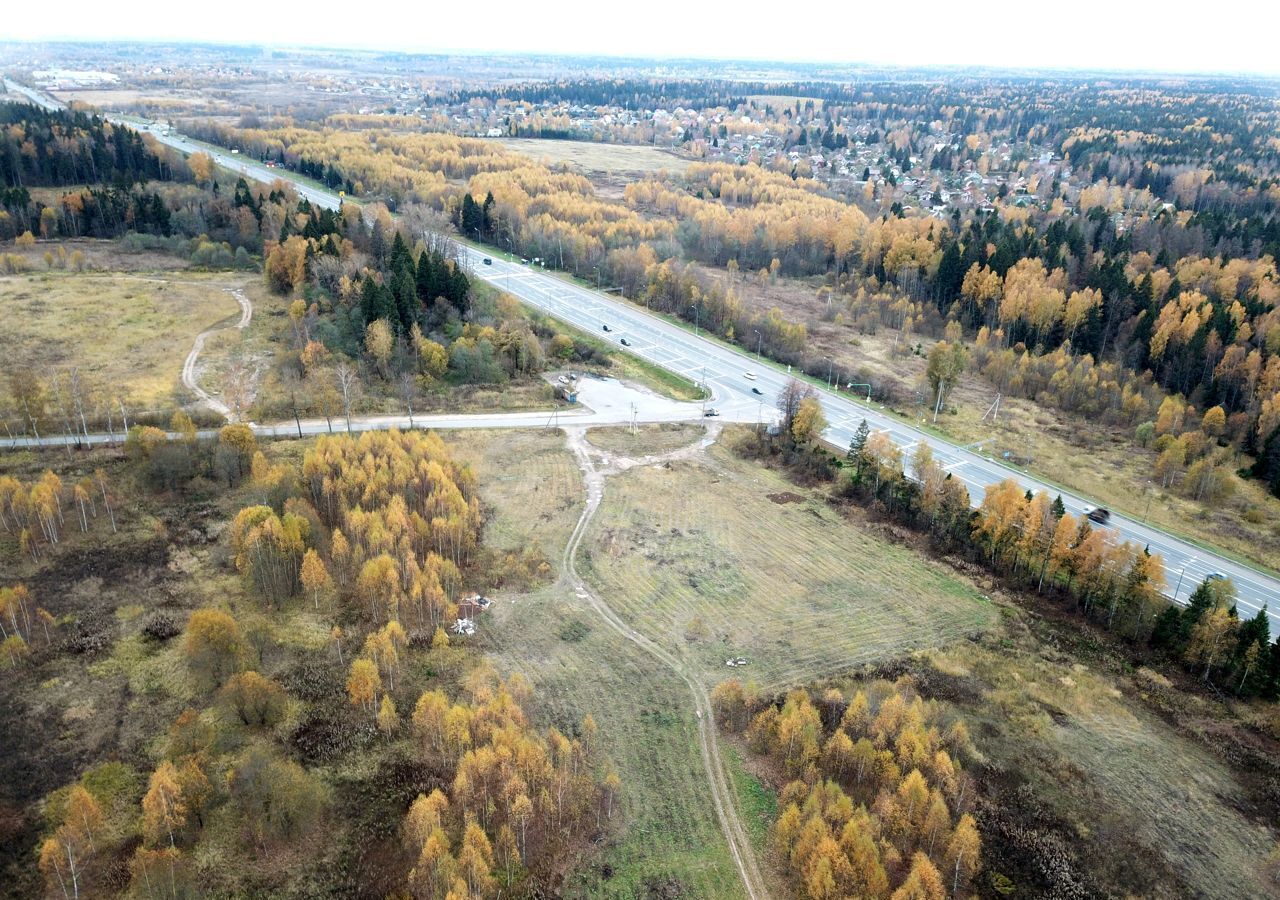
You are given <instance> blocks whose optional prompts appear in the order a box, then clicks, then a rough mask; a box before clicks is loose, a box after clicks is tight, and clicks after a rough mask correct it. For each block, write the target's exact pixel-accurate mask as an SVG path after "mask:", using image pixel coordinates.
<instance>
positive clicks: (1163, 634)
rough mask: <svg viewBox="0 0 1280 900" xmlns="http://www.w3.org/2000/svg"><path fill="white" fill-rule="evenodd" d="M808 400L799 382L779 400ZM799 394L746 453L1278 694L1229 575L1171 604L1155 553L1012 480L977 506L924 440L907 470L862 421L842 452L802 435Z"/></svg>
mask: <svg viewBox="0 0 1280 900" xmlns="http://www.w3.org/2000/svg"><path fill="white" fill-rule="evenodd" d="M804 394H805V389H804V388H803V387H799V386H797V387H796V388H795V390H793V391H790V392H788V394H786V395H784V397H785V396H793V395H794V397H803V396H804ZM794 397H793V400H792V401H789V402H783V401H780V405H779V408H780V410H781V411H782V412H783V422H784V427H783V428H781V429H780V430H779V433H778V435H777V436H776V437H770V436H768V435H765V436H762V437H761V438H759V439H758V440H755V439H753V440H752V441H750V442H748V444H747V445H746V447H747V449H748V452H752V453H755V454H763V455H766V456H777V457H779V458H780V459H781V461H782V462H783V463H784V464H785V465H787V466H789V467H791V468H792V469H793V470H794V471H795V472H796V473H798V474H801V475H803V477H805V478H808V479H812V480H817V481H825V482H828V483H831V484H832V485H833V489H834V492H835V493H836V495H837V496H841V497H845V498H849V499H856V500H858V501H859V502H862V503H869V504H871V505H872V507H873V508H874V509H875V510H877V511H878V512H880V513H881V514H883V515H885V516H887V517H888V518H890V519H892V520H893V521H896V522H898V523H900V524H903V525H906V526H908V527H911V528H913V529H916V530H918V531H920V532H921V533H923V534H925V535H927V536H928V537H929V539H930V541H931V542H932V544H933V546H934V547H935V549H937V550H938V551H939V552H940V553H944V554H953V555H956V556H959V557H962V558H964V559H967V560H969V561H971V562H973V563H975V564H977V565H980V566H982V567H983V568H985V569H987V570H988V571H990V572H992V573H993V574H996V575H999V576H1000V577H1002V578H1004V579H1006V580H1007V581H1008V582H1009V583H1010V584H1012V585H1014V586H1016V587H1017V588H1018V589H1020V590H1027V591H1035V592H1036V593H1040V594H1048V595H1050V596H1055V597H1059V598H1064V599H1066V600H1068V601H1070V602H1071V603H1073V605H1074V608H1075V610H1076V612H1077V613H1078V614H1079V615H1080V616H1081V617H1082V618H1084V619H1086V620H1089V621H1091V622H1095V623H1097V624H1098V625H1100V626H1102V627H1105V628H1106V629H1108V630H1109V631H1113V632H1115V633H1116V634H1117V635H1119V636H1120V637H1121V638H1122V639H1124V640H1125V641H1127V642H1128V643H1129V644H1131V645H1133V646H1135V647H1139V648H1143V652H1145V653H1149V654H1152V655H1154V656H1157V657H1160V658H1165V659H1168V660H1169V661H1170V662H1175V663H1178V664H1184V665H1186V666H1187V668H1188V669H1189V670H1191V671H1193V672H1194V673H1195V674H1196V675H1198V676H1199V677H1201V678H1203V679H1204V680H1206V681H1214V682H1216V683H1217V684H1219V685H1220V686H1221V687H1223V688H1225V689H1228V690H1231V691H1232V692H1234V693H1236V694H1238V695H1240V696H1261V697H1265V698H1267V699H1277V698H1280V650H1278V649H1277V646H1278V645H1276V644H1272V643H1271V641H1270V624H1269V619H1268V617H1267V612H1266V610H1265V609H1262V610H1259V611H1258V613H1257V614H1256V615H1255V616H1253V617H1251V618H1250V619H1248V620H1247V621H1242V620H1241V619H1240V618H1239V615H1238V613H1237V611H1236V607H1235V587H1234V585H1233V584H1232V583H1231V581H1230V580H1229V579H1220V578H1210V579H1208V580H1206V581H1205V582H1204V583H1202V584H1201V585H1200V586H1199V587H1197V588H1196V589H1195V590H1194V591H1193V592H1192V597H1193V599H1192V600H1191V601H1190V603H1189V605H1188V606H1187V607H1185V608H1181V607H1178V606H1177V605H1176V604H1171V603H1169V601H1167V600H1166V599H1165V597H1164V591H1165V590H1166V588H1167V587H1168V586H1169V585H1168V584H1167V582H1166V581H1165V576H1164V564H1163V560H1162V559H1161V557H1160V556H1159V555H1158V554H1153V553H1151V552H1150V550H1149V549H1148V548H1146V547H1141V546H1137V545H1134V544H1132V543H1130V542H1127V541H1123V542H1122V541H1118V540H1117V539H1116V538H1115V535H1114V532H1112V531H1111V530H1110V529H1107V528H1100V527H1094V526H1093V524H1092V523H1091V522H1090V521H1089V520H1088V519H1087V518H1083V517H1082V518H1077V517H1075V516H1072V515H1071V514H1070V513H1067V512H1066V511H1065V509H1064V508H1063V505H1062V501H1061V498H1057V497H1054V498H1051V497H1049V496H1048V495H1047V494H1044V493H1038V494H1032V493H1031V492H1029V491H1023V490H1022V489H1021V488H1019V487H1018V484H1017V482H1015V481H1013V480H1011V479H1010V480H1006V481H1003V482H1000V483H999V484H997V485H993V486H991V487H989V488H987V491H986V493H985V495H984V497H983V501H982V503H981V505H980V506H979V508H978V509H976V510H974V509H972V508H971V507H970V501H969V493H968V491H967V489H966V488H965V486H964V485H963V483H961V482H960V481H959V480H958V479H956V478H953V477H952V475H951V473H949V472H946V471H944V470H943V469H942V467H941V466H939V465H938V464H937V462H935V461H934V459H933V454H932V451H931V450H930V449H929V447H928V446H927V445H921V446H920V447H919V449H918V450H917V451H916V453H915V454H914V456H913V457H912V459H911V460H910V463H909V465H904V459H903V456H902V452H901V451H900V450H899V449H898V448H897V447H896V446H895V445H894V444H893V442H892V440H891V439H890V438H889V437H888V436H887V435H885V434H883V433H879V432H877V433H872V432H871V431H870V429H869V428H868V426H867V425H866V423H865V422H863V423H862V425H861V426H860V427H859V429H858V431H857V432H856V433H855V435H854V437H853V439H852V440H851V442H850V446H849V448H848V451H847V452H846V453H845V455H844V456H843V457H835V456H833V455H832V454H830V453H828V452H827V451H825V450H823V449H821V448H820V447H817V446H815V445H814V444H813V442H811V441H805V440H799V441H798V440H796V437H795V428H794V425H795V419H796V415H797V413H798V412H799V410H800V408H801V404H800V403H798V402H795V401H794ZM1188 590H1191V589H1190V588H1188Z"/></svg>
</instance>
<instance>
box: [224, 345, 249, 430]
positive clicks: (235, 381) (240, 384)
mask: <svg viewBox="0 0 1280 900" xmlns="http://www.w3.org/2000/svg"><path fill="white" fill-rule="evenodd" d="M252 395H253V373H252V372H250V371H249V367H248V366H246V365H245V364H244V361H243V360H239V359H237V360H233V361H232V363H231V365H229V366H227V371H226V373H225V374H224V375H223V376H222V402H223V403H225V404H226V405H227V409H228V411H229V412H230V413H231V418H232V420H233V421H239V420H240V419H241V417H243V415H244V411H245V410H246V409H248V408H249V402H250V400H251V399H252Z"/></svg>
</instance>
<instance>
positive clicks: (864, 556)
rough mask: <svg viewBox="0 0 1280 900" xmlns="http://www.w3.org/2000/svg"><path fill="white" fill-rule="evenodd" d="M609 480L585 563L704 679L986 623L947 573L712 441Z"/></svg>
mask: <svg viewBox="0 0 1280 900" xmlns="http://www.w3.org/2000/svg"><path fill="white" fill-rule="evenodd" d="M705 460H706V458H703V459H694V460H688V461H677V462H673V463H671V464H670V467H669V468H668V467H667V466H666V465H661V464H660V465H656V466H645V467H636V468H632V469H630V470H628V471H626V472H624V473H622V474H621V475H617V476H614V477H611V478H610V479H609V481H608V483H607V487H606V490H605V494H604V501H603V504H602V507H601V510H600V512H599V513H598V515H597V516H596V518H595V520H594V521H593V523H592V526H591V530H590V532H589V533H588V535H587V538H586V540H585V541H584V545H583V552H582V554H581V569H582V571H583V573H584V575H585V576H586V577H588V578H589V579H590V580H591V581H592V583H593V584H594V585H595V586H596V587H597V589H598V590H599V591H600V593H601V595H602V596H603V597H605V598H606V599H607V600H608V602H609V603H610V605H611V606H612V607H613V608H614V610H615V611H617V612H618V613H619V615H621V616H622V618H624V619H625V620H627V621H628V623H630V624H631V625H632V626H633V627H635V628H637V629H638V630H639V631H641V632H643V633H644V634H646V635H648V636H649V637H651V638H654V639H655V640H658V641H659V642H660V643H662V644H664V645H665V646H667V647H668V648H669V649H672V650H674V651H676V652H677V653H678V654H680V655H681V656H683V657H684V658H685V659H686V660H687V661H689V662H690V663H692V664H693V665H694V667H695V668H696V669H699V670H701V671H702V672H703V673H704V674H705V676H706V677H707V678H708V679H709V681H718V680H720V678H721V677H723V676H724V674H725V673H726V672H731V671H734V670H732V669H727V668H726V667H725V660H726V659H727V658H729V657H737V656H745V657H747V659H748V660H749V664H748V666H747V668H746V669H745V670H742V674H743V676H744V677H749V678H751V679H753V680H755V681H756V682H757V683H758V684H760V685H761V686H762V687H764V688H766V689H774V688H782V687H785V686H787V685H792V684H797V683H800V682H804V681H809V680H812V679H815V678H820V677H823V676H825V675H829V674H831V673H834V672H837V671H840V670H842V669H847V668H849V667H852V666H855V665H857V664H860V663H864V662H869V661H872V660H875V659H882V658H884V657H886V656H891V655H895V654H899V653H902V652H905V651H907V650H910V649H913V648H918V647H926V646H933V645H935V644H937V643H940V642H943V641H946V640H949V639H954V638H956V637H959V636H961V635H965V634H971V633H973V632H976V631H981V630H982V629H983V628H985V627H987V625H989V624H990V623H991V621H992V620H993V619H994V612H993V610H992V607H991V606H990V604H989V603H988V602H986V601H985V600H983V598H981V597H980V596H979V595H978V594H977V593H976V592H975V591H974V589H973V588H972V587H970V586H969V585H967V584H965V583H963V582H961V581H960V580H959V579H957V578H956V577H955V576H954V575H952V574H951V573H950V572H949V571H948V570H947V569H945V568H944V567H942V566H940V565H935V564H933V563H930V562H928V561H926V560H924V559H923V558H921V557H920V556H919V555H918V554H916V553H915V552H913V551H912V550H911V549H909V548H907V547H902V546H898V545H895V544H892V543H889V542H888V541H886V540H884V539H882V538H880V537H879V536H877V535H875V534H874V533H871V532H868V531H864V530H862V529H859V528H857V527H856V526H853V525H851V524H849V523H848V522H846V521H845V520H844V519H842V518H841V517H840V516H839V515H838V514H837V513H836V512H834V511H833V510H832V509H830V508H829V507H828V506H827V505H826V504H825V503H824V502H823V501H822V500H821V499H820V498H818V497H817V496H811V495H808V494H807V493H806V494H799V493H796V488H795V487H794V485H792V484H791V483H790V482H787V481H786V480H784V479H783V477H782V476H781V475H779V474H777V473H774V472H770V471H768V470H765V469H763V468H760V467H758V466H755V465H752V464H749V463H746V462H743V461H740V460H738V459H736V458H735V457H733V456H732V455H731V453H730V452H729V451H727V450H725V449H723V448H721V447H720V446H719V445H716V446H714V447H712V448H711V449H710V452H709V460H710V462H709V463H708V462H707V461H705Z"/></svg>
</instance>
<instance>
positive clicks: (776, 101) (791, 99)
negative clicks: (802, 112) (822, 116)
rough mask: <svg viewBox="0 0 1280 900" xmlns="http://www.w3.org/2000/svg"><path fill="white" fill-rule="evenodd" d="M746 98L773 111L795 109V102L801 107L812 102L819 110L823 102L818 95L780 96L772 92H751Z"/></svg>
mask: <svg viewBox="0 0 1280 900" xmlns="http://www.w3.org/2000/svg"><path fill="white" fill-rule="evenodd" d="M747 100H749V101H750V102H752V103H754V104H755V105H756V106H760V107H765V108H768V109H771V110H774V111H775V112H777V111H780V110H784V109H795V108H796V104H799V105H800V106H801V107H803V106H804V105H805V104H806V103H812V104H813V105H814V108H815V109H817V110H818V111H821V110H822V104H823V101H822V99H821V98H818V97H796V96H781V95H774V94H751V95H749V96H748V97H747Z"/></svg>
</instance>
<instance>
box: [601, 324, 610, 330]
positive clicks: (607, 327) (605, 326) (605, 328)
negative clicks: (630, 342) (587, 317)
mask: <svg viewBox="0 0 1280 900" xmlns="http://www.w3.org/2000/svg"><path fill="white" fill-rule="evenodd" d="M600 327H601V328H603V329H604V330H605V331H610V330H611V329H610V328H609V326H608V325H601V326H600Z"/></svg>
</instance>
